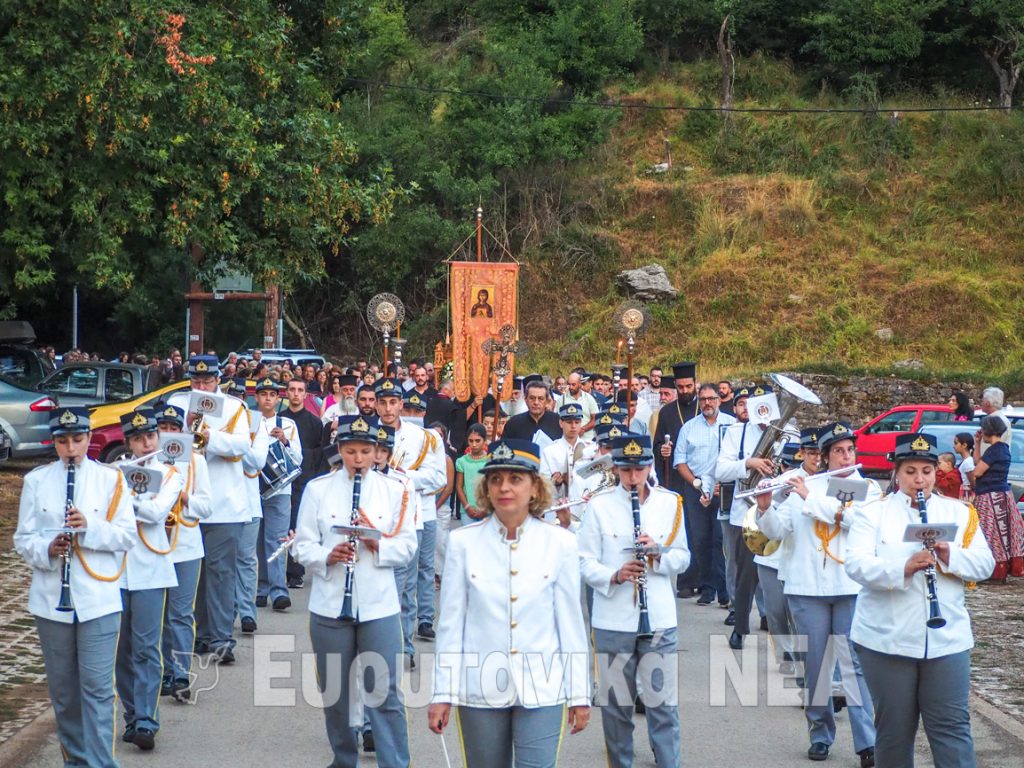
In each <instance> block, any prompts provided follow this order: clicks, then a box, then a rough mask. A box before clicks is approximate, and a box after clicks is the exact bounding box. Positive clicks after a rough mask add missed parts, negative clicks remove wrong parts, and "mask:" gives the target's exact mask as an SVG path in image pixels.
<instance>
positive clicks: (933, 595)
mask: <svg viewBox="0 0 1024 768" xmlns="http://www.w3.org/2000/svg"><path fill="white" fill-rule="evenodd" d="M917 509H918V512H920V513H921V522H922V523H924V524H925V525H927V524H928V510H927V509H926V508H925V502H924V491H920V490H919V491H918V492H917ZM924 546H925V548H926V549H927V550H928V551H929V552H934V547H935V540H934V539H925V542H924ZM924 578H925V581H926V582H927V584H928V621H927V622H925V623H926V624H927V625H928V628H929V629H938V628H939V627H944V626H946V620H945V619H944V618H942V614H941V613H939V596H938V593H937V592H936V588H935V566H934V565H929V566H928V568H927V569H925V572H924Z"/></svg>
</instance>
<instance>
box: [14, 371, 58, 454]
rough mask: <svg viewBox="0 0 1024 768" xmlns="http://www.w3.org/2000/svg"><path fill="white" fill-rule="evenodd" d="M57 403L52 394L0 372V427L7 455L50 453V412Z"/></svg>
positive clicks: (51, 441) (51, 448) (51, 440)
mask: <svg viewBox="0 0 1024 768" xmlns="http://www.w3.org/2000/svg"><path fill="white" fill-rule="evenodd" d="M57 405H58V403H57V399H56V398H55V397H54V396H53V395H49V394H46V393H44V392H37V391H36V390H34V389H26V388H25V387H22V386H19V385H18V384H16V383H15V382H14V381H12V380H11V379H9V378H8V377H6V376H4V375H2V374H0V431H2V432H3V433H4V434H6V435H7V437H8V438H9V439H10V441H11V456H13V457H14V458H16V459H21V458H31V457H33V456H50V455H52V454H53V438H52V437H51V436H50V412H51V411H53V410H54V409H56V408H57ZM0 439H2V438H0Z"/></svg>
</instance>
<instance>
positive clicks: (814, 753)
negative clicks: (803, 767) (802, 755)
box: [807, 741, 828, 762]
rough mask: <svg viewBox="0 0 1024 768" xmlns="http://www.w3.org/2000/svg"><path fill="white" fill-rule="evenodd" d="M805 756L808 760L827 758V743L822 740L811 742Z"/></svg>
mask: <svg viewBox="0 0 1024 768" xmlns="http://www.w3.org/2000/svg"><path fill="white" fill-rule="evenodd" d="M807 757H808V758H809V759H810V760H814V761H816V762H821V761H822V760H827V759H828V744H826V743H825V742H823V741H816V742H814V743H813V744H811V748H810V749H808V750H807Z"/></svg>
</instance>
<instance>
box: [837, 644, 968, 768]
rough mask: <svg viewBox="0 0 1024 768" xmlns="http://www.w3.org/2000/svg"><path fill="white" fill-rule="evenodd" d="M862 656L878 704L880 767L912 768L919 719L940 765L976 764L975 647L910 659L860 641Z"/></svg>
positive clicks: (965, 766) (948, 767)
mask: <svg viewBox="0 0 1024 768" xmlns="http://www.w3.org/2000/svg"><path fill="white" fill-rule="evenodd" d="M857 656H858V657H859V658H860V663H861V665H862V666H863V667H864V677H865V679H866V680H867V681H868V688H869V689H870V690H871V696H872V700H873V701H874V704H875V725H876V727H877V728H878V740H877V741H876V743H875V761H876V762H877V764H878V765H879V766H880V768H913V765H914V737H915V736H916V735H917V723H918V720H919V719H920V720H922V721H923V722H924V732H925V734H926V735H927V736H928V745H929V746H930V747H931V750H932V761H933V762H934V763H935V768H974V766H975V761H974V740H973V739H972V738H971V710H970V705H969V703H968V697H969V695H970V690H971V681H970V677H971V652H970V651H962V652H961V653H954V654H951V655H949V656H940V657H938V658H936V659H911V658H907V657H906V656H892V655H889V654H887V653H879V652H878V651H872V650H871V649H870V648H865V647H863V646H860V645H858V646H857Z"/></svg>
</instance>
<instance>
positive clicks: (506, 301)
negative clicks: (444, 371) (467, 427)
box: [450, 261, 519, 400]
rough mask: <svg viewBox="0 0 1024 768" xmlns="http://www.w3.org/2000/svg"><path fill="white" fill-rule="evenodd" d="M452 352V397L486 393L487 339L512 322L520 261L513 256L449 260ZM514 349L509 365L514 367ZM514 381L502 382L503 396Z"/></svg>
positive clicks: (517, 296)
mask: <svg viewBox="0 0 1024 768" xmlns="http://www.w3.org/2000/svg"><path fill="white" fill-rule="evenodd" d="M450 285H451V311H452V358H453V363H454V371H453V373H454V378H455V397H456V398H457V399H459V400H470V399H472V398H473V397H474V396H476V395H481V396H485V395H486V394H487V389H488V386H489V385H490V382H489V378H490V373H491V370H490V366H491V362H492V361H491V355H488V354H487V353H485V352H484V350H483V345H484V342H485V341H487V340H488V339H491V340H494V341H498V342H500V341H501V328H502V327H503V326H505V325H511V326H513V327H515V325H516V322H517V319H518V318H517V314H518V306H519V265H518V264H516V263H514V262H486V261H453V262H452V263H451V277H450ZM513 358H514V355H510V356H509V359H508V365H509V368H510V369H513V367H514V359H513ZM511 390H512V387H510V386H506V387H504V388H503V392H502V399H506V398H507V397H508V396H509V395H510V394H511Z"/></svg>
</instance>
